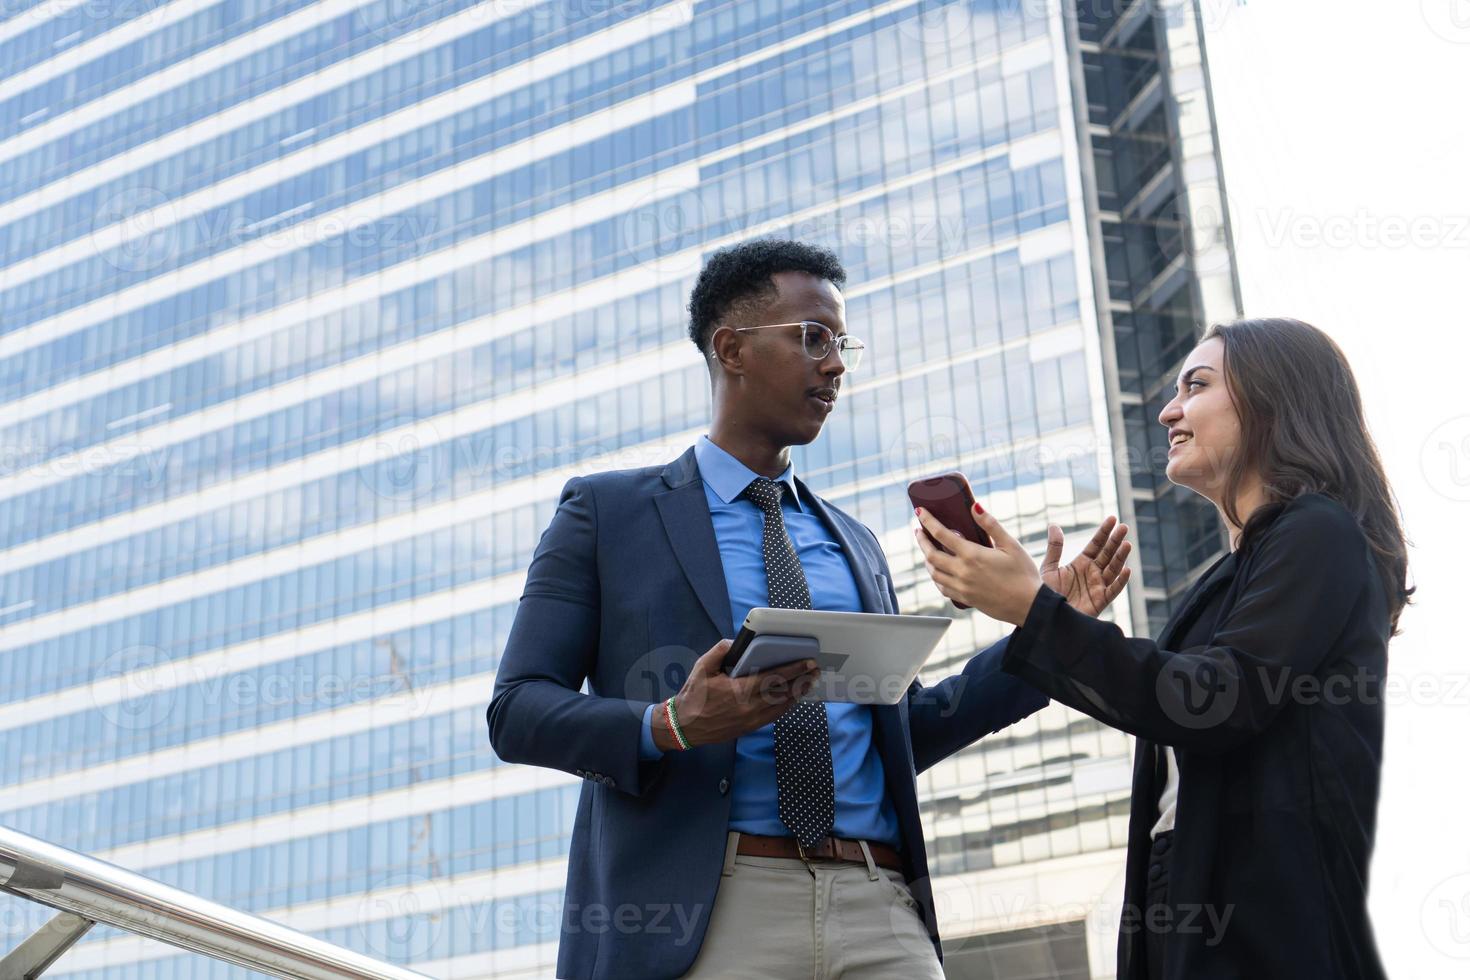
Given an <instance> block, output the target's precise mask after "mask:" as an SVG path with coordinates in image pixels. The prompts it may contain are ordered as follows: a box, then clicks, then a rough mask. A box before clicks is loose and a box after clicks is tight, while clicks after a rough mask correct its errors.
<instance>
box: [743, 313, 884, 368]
mask: <svg viewBox="0 0 1470 980" xmlns="http://www.w3.org/2000/svg"><path fill="white" fill-rule="evenodd" d="M782 327H785V328H787V329H790V328H792V327H796V328H799V329H800V330H801V345H802V347H804V348H806V352H807V356H808V357H810V358H811V359H812V360H814V361H820V360H822V359H823V358H824V357H826V356H827V355H828V354H830V353H832V348H833V347H836V348H837V356H838V358H840V359H841V361H842V366H843V367H844V368H846V369H847V370H849V371H856V370H857V366H858V365H859V364H861V363H862V360H863V351H865V350H867V345H866V344H864V343H863V342H862V341H861V340H858V339H857V338H856V337H854V336H852V335H851V334H843V335H842V336H840V337H839V336H837V335H836V334H834V333H833V332H832V328H830V327H828V326H827V325H826V324H825V323H816V322H814V321H812V320H802V321H799V322H797V323H765V324H762V325H761V326H758V327H731V328H730V329H731V330H734V331H735V332H736V333H742V332H744V331H746V330H778V329H780V328H782Z"/></svg>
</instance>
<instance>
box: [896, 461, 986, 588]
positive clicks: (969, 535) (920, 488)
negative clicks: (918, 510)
mask: <svg viewBox="0 0 1470 980" xmlns="http://www.w3.org/2000/svg"><path fill="white" fill-rule="evenodd" d="M909 500H910V502H912V503H913V505H914V506H915V507H922V508H924V509H925V510H927V511H928V512H929V513H930V514H933V515H934V517H935V518H937V519H938V521H939V523H941V524H943V525H944V526H945V527H947V528H949V529H950V530H952V531H958V532H959V533H960V534H962V535H964V537H965V538H966V539H967V540H969V541H973V542H974V543H975V544H978V545H983V546H984V547H986V548H989V547H991V542H990V535H988V534H986V533H985V532H984V531H983V530H981V528H980V526H979V525H978V524H976V523H975V518H974V516H973V511H974V509H975V493H974V491H973V490H971V489H970V481H969V480H967V479H965V475H964V474H963V473H941V474H940V475H939V476H931V477H928V478H926V479H923V480H915V481H914V482H913V483H910V484H909ZM924 536H925V537H927V538H929V543H930V544H932V545H934V546H935V547H936V548H938V549H939V550H940V551H943V552H944V553H945V554H949V553H950V551H949V549H948V548H946V547H944V546H943V545H941V544H940V543H939V542H937V541H935V540H934V538H933V537H932V536H931V535H930V534H929V532H928V531H925V532H924ZM951 601H953V600H951ZM955 608H957V609H969V608H970V607H969V606H967V605H965V604H964V603H963V602H956V603H955Z"/></svg>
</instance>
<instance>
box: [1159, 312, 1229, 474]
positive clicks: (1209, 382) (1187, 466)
mask: <svg viewBox="0 0 1470 980" xmlns="http://www.w3.org/2000/svg"><path fill="white" fill-rule="evenodd" d="M1159 422H1160V423H1161V424H1162V425H1164V426H1165V427H1166V428H1168V430H1169V462H1168V465H1167V467H1166V468H1165V470H1164V472H1165V474H1166V475H1167V476H1168V477H1169V480H1170V482H1172V483H1177V484H1179V485H1180V486H1182V487H1188V488H1189V489H1191V490H1193V491H1195V492H1196V493H1199V494H1202V495H1204V496H1206V497H1208V498H1209V499H1210V500H1213V501H1215V502H1216V503H1219V501H1220V496H1221V494H1222V493H1223V492H1224V487H1225V480H1226V475H1227V474H1228V472H1229V469H1230V464H1231V462H1232V461H1233V460H1234V459H1235V455H1236V453H1238V452H1239V450H1240V441H1241V428H1240V416H1239V414H1237V412H1236V410H1235V402H1234V400H1233V399H1232V398H1231V397H1230V390H1229V388H1228V387H1227V386H1226V384H1225V343H1224V341H1222V340H1220V339H1219V338H1218V337H1215V338H1211V339H1210V340H1207V341H1205V342H1204V343H1202V344H1200V345H1199V346H1198V347H1196V348H1195V349H1194V350H1192V351H1190V352H1189V356H1188V357H1186V358H1185V359H1184V367H1183V368H1182V369H1181V370H1180V372H1179V379H1178V382H1177V384H1176V390H1175V393H1174V397H1173V399H1172V400H1170V402H1169V404H1167V405H1165V406H1164V410H1163V411H1162V412H1160V413H1159Z"/></svg>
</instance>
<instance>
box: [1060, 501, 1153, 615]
mask: <svg viewBox="0 0 1470 980" xmlns="http://www.w3.org/2000/svg"><path fill="white" fill-rule="evenodd" d="M1126 537H1128V525H1127V524H1119V523H1118V519H1117V518H1116V517H1109V518H1108V519H1107V520H1105V521H1103V522H1102V526H1101V527H1099V528H1098V529H1097V533H1095V534H1093V536H1092V540H1091V541H1089V542H1087V547H1085V548H1083V549H1082V553H1081V554H1079V555H1078V556H1077V557H1076V558H1073V559H1072V560H1071V562H1069V563H1068V564H1066V565H1062V564H1061V560H1062V529H1061V528H1060V527H1058V526H1057V525H1055V524H1053V525H1051V526H1050V527H1048V528H1047V529H1046V556H1045V557H1044V558H1043V559H1042V562H1041V580H1042V581H1043V582H1045V583H1046V584H1047V586H1048V587H1049V588H1051V590H1052V591H1054V592H1058V593H1060V594H1061V596H1062V598H1064V599H1066V600H1067V603H1068V604H1069V605H1071V606H1073V607H1075V608H1076V609H1078V610H1080V611H1081V612H1085V613H1087V615H1089V616H1096V615H1097V614H1098V613H1100V612H1102V611H1103V610H1104V609H1106V608H1108V604H1109V603H1110V602H1112V601H1113V600H1114V599H1116V598H1117V597H1118V593H1120V592H1122V591H1123V586H1125V585H1127V584H1128V566H1127V564H1126V563H1127V561H1128V552H1129V551H1130V550H1132V548H1133V545H1132V543H1131V542H1128V541H1125V540H1124V539H1125V538H1126Z"/></svg>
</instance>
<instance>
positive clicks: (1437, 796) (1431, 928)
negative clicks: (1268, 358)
mask: <svg viewBox="0 0 1470 980" xmlns="http://www.w3.org/2000/svg"><path fill="white" fill-rule="evenodd" d="M1171 2H1172V0H1171ZM1200 2H1201V7H1202V13H1203V16H1204V21H1205V24H1206V31H1205V33H1206V45H1207V54H1208V57H1209V59H1210V70H1211V77H1212V82H1213V87H1214V92H1215V106H1216V112H1217V117H1218V123H1219V129H1220V134H1221V145H1222V156H1223V158H1224V171H1225V182H1226V190H1227V193H1228V195H1229V198H1230V202H1231V216H1232V221H1233V222H1234V231H1235V238H1236V244H1237V247H1238V252H1239V256H1240V263H1241V277H1242V291H1243V294H1244V301H1245V312H1246V314H1247V315H1251V316H1264V315H1287V316H1295V317H1298V318H1301V319H1304V320H1306V321H1308V322H1310V323H1313V324H1316V325H1317V326H1319V327H1321V328H1323V329H1324V330H1327V331H1328V332H1329V333H1331V334H1332V335H1333V336H1334V337H1335V338H1336V339H1337V341H1338V342H1339V343H1340V344H1341V345H1342V346H1343V348H1344V349H1345V350H1346V352H1347V355H1348V357H1349V358H1350V359H1351V361H1352V364H1353V367H1354V369H1355V370H1356V372H1357V377H1358V381H1359V384H1360V385H1361V386H1362V388H1363V393H1364V398H1365V400H1366V402H1367V409H1368V415H1369V422H1370V424H1371V426H1372V428H1373V432H1374V436H1375V438H1376V439H1377V441H1378V446H1379V449H1380V451H1381V452H1382V454H1383V456H1384V462H1385V464H1386V465H1387V467H1388V473H1389V477H1390V479H1391V480H1392V481H1393V484H1394V488H1395V490H1396V491H1397V493H1398V496H1399V500H1400V502H1401V504H1402V506H1403V511H1404V516H1405V520H1406V523H1407V525H1408V531H1409V535H1410V537H1411V539H1412V540H1413V542H1414V545H1415V547H1414V549H1413V551H1412V552H1411V559H1410V560H1411V575H1412V577H1413V579H1414V580H1415V581H1416V582H1417V584H1418V586H1419V593H1418V596H1417V599H1416V605H1415V606H1414V607H1411V608H1410V609H1409V610H1408V611H1407V612H1406V613H1405V614H1404V618H1403V620H1402V621H1401V624H1400V625H1401V626H1402V628H1403V630H1404V633H1403V635H1402V636H1400V637H1399V638H1397V639H1396V640H1395V641H1394V642H1393V645H1392V646H1391V647H1390V672H1391V674H1393V675H1396V680H1397V681H1398V682H1400V683H1401V684H1403V689H1402V690H1401V691H1400V692H1399V693H1398V694H1397V695H1396V696H1395V697H1394V698H1393V699H1391V700H1390V702H1389V708H1388V735H1387V744H1386V746H1385V765H1384V774H1383V776H1384V778H1383V793H1382V800H1381V805H1380V809H1379V826H1378V839H1377V849H1376V852H1375V856H1374V862H1373V867H1372V870H1371V885H1370V887H1371V905H1372V911H1373V916H1374V921H1375V923H1376V927H1377V935H1378V941H1379V946H1380V948H1381V950H1382V952H1383V956H1384V960H1385V965H1386V967H1387V969H1388V973H1389V976H1391V977H1393V978H1395V980H1426V978H1436V980H1438V978H1448V977H1460V978H1463V977H1467V976H1470V766H1467V764H1466V755H1467V749H1470V640H1467V628H1466V625H1465V623H1464V621H1463V616H1464V612H1465V609H1466V606H1467V595H1466V594H1465V592H1464V591H1462V590H1463V589H1464V587H1465V586H1466V585H1467V584H1470V576H1467V575H1466V571H1465V564H1466V561H1465V551H1466V545H1467V544H1470V532H1467V528H1470V359H1467V357H1466V355H1467V353H1470V341H1467V339H1466V330H1467V326H1470V323H1467V321H1470V302H1467V300H1470V0H1378V2H1365V0H1340V2H1337V3H1327V2H1321V0H1250V2H1249V3H1244V2H1243V0H1242V2H1240V3H1238V2H1237V0H1200Z"/></svg>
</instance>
